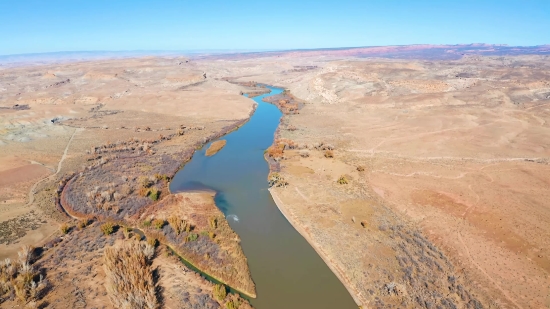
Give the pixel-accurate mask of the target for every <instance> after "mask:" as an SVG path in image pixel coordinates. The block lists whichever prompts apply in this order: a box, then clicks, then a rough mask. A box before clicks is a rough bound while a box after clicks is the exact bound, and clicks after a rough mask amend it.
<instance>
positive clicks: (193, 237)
mask: <svg viewBox="0 0 550 309" xmlns="http://www.w3.org/2000/svg"><path fill="white" fill-rule="evenodd" d="M197 238H199V234H196V233H189V235H187V240H188V241H195V240H197Z"/></svg>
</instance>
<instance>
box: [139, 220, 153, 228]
mask: <svg viewBox="0 0 550 309" xmlns="http://www.w3.org/2000/svg"><path fill="white" fill-rule="evenodd" d="M141 224H142V225H143V226H144V227H150V226H151V220H145V221H143V222H142V223H141Z"/></svg>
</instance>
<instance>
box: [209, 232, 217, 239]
mask: <svg viewBox="0 0 550 309" xmlns="http://www.w3.org/2000/svg"><path fill="white" fill-rule="evenodd" d="M208 237H210V239H214V238H215V237H216V233H214V232H213V231H210V232H208Z"/></svg>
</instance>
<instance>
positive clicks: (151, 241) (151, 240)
mask: <svg viewBox="0 0 550 309" xmlns="http://www.w3.org/2000/svg"><path fill="white" fill-rule="evenodd" d="M147 244H149V245H150V246H153V247H156V246H158V245H159V241H158V239H156V238H153V237H148V238H147Z"/></svg>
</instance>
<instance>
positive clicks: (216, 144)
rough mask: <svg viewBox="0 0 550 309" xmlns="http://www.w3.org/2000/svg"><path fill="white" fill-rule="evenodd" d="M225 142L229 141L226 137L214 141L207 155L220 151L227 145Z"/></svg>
mask: <svg viewBox="0 0 550 309" xmlns="http://www.w3.org/2000/svg"><path fill="white" fill-rule="evenodd" d="M225 144H227V141H226V140H224V139H222V140H219V141H215V142H213V143H212V144H210V147H208V149H207V150H206V153H205V155H206V156H207V157H210V156H213V155H215V154H216V153H218V151H220V150H222V148H223V147H225Z"/></svg>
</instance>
